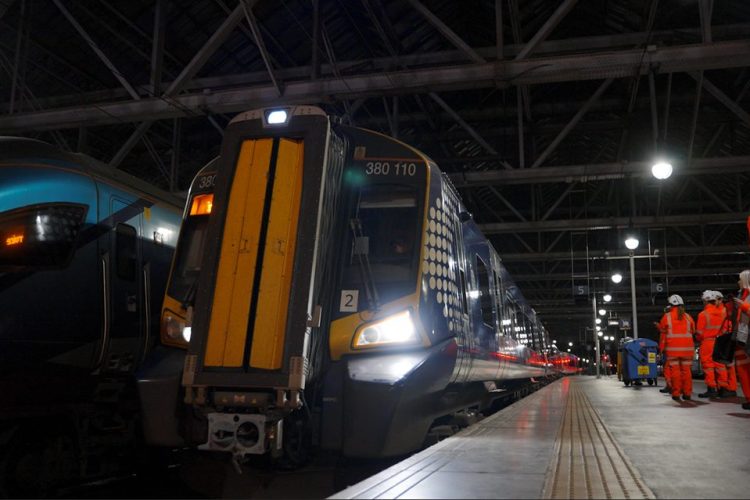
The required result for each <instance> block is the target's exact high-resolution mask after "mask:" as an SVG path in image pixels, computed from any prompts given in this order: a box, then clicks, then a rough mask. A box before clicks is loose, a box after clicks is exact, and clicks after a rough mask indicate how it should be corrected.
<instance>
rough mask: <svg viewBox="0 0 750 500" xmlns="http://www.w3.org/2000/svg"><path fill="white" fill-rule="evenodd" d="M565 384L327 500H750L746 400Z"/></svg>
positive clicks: (579, 381)
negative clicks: (687, 399) (677, 399)
mask: <svg viewBox="0 0 750 500" xmlns="http://www.w3.org/2000/svg"><path fill="white" fill-rule="evenodd" d="M659 384H660V385H659V386H658V387H650V386H648V385H644V386H642V387H625V386H624V384H622V382H619V381H618V380H617V377H615V376H610V377H605V376H603V377H602V378H600V379H597V378H595V377H591V376H576V377H566V378H563V379H561V380H558V381H555V382H554V383H552V384H550V385H548V386H546V387H544V388H542V389H541V390H539V391H537V392H535V393H533V394H531V395H529V396H527V397H526V398H524V399H523V400H521V401H519V402H517V403H515V404H513V405H511V406H509V407H508V408H505V409H504V410H502V411H499V412H497V413H495V414H494V415H492V416H490V417H488V418H486V419H484V420H482V421H481V422H479V423H477V424H475V425H473V426H471V427H469V428H467V429H464V430H463V431H461V432H459V433H458V434H456V435H454V436H452V437H450V438H447V439H445V440H443V441H441V442H440V443H438V444H436V445H434V446H431V447H430V448H427V449H426V450H424V451H422V452H420V453H417V454H415V455H413V456H411V457H409V458H408V459H406V460H404V461H403V462H400V463H398V464H396V465H394V466H393V467H390V468H388V469H386V470H384V471H382V472H380V473H379V474H377V475H375V476H372V477H370V478H368V479H366V480H365V481H362V482H361V483H358V484H356V485H352V486H350V487H348V488H346V489H344V490H342V491H340V492H338V493H336V494H335V495H333V496H332V497H330V498H750V411H747V410H743V409H742V408H741V406H740V404H739V403H740V402H741V401H743V399H742V398H730V399H722V400H703V399H699V398H697V394H698V393H699V392H703V391H704V390H705V385H704V384H703V383H702V382H701V381H694V387H693V391H694V392H693V401H690V402H682V403H677V402H675V401H673V400H672V399H671V398H670V397H669V395H666V394H663V393H660V392H659V389H660V388H662V387H663V379H660V380H659Z"/></svg>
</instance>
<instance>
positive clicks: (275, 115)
mask: <svg viewBox="0 0 750 500" xmlns="http://www.w3.org/2000/svg"><path fill="white" fill-rule="evenodd" d="M288 120H289V112H288V111H287V110H286V109H274V110H271V111H269V112H268V113H267V114H266V122H268V124H269V125H286V123H287V121H288Z"/></svg>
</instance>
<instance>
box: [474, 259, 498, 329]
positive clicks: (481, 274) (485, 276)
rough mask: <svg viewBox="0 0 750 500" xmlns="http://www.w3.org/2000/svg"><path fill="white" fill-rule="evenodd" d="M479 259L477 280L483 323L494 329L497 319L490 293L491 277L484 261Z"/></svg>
mask: <svg viewBox="0 0 750 500" xmlns="http://www.w3.org/2000/svg"><path fill="white" fill-rule="evenodd" d="M476 259H477V279H478V281H479V305H480V307H481V309H482V321H483V322H484V324H485V325H487V326H489V327H491V328H494V324H495V318H494V316H493V311H492V294H491V293H490V276H489V271H488V270H487V266H486V265H485V263H484V261H483V260H482V259H481V258H480V257H479V255H477V256H476Z"/></svg>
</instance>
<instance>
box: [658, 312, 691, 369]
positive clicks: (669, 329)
mask: <svg viewBox="0 0 750 500" xmlns="http://www.w3.org/2000/svg"><path fill="white" fill-rule="evenodd" d="M678 312H679V311H678V310H677V308H676V307H673V308H672V309H670V310H669V312H667V313H666V314H664V316H662V318H661V321H660V322H659V330H661V332H663V334H664V335H663V339H664V345H663V349H665V350H666V354H667V358H692V357H693V353H694V352H695V346H694V343H693V332H695V322H694V321H693V318H691V317H690V315H689V314H688V313H685V314H683V315H682V319H679V318H678V314H677V313H678Z"/></svg>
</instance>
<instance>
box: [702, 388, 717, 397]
mask: <svg viewBox="0 0 750 500" xmlns="http://www.w3.org/2000/svg"><path fill="white" fill-rule="evenodd" d="M718 396H719V391H717V390H716V389H715V388H714V387H709V388H708V390H707V391H706V392H701V393H700V394H698V397H699V398H715V397H718Z"/></svg>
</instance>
